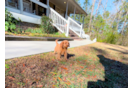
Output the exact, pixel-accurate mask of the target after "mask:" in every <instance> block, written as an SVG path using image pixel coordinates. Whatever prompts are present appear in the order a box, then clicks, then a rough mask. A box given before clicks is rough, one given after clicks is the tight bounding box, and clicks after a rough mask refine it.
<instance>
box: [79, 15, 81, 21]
mask: <svg viewBox="0 0 134 88" xmlns="http://www.w3.org/2000/svg"><path fill="white" fill-rule="evenodd" d="M80 18H81V16H80V14H79V22H80Z"/></svg>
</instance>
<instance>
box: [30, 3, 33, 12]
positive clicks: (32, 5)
mask: <svg viewBox="0 0 134 88" xmlns="http://www.w3.org/2000/svg"><path fill="white" fill-rule="evenodd" d="M30 4H31V13H33V3H32V2H30Z"/></svg>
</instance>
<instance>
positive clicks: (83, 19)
mask: <svg viewBox="0 0 134 88" xmlns="http://www.w3.org/2000/svg"><path fill="white" fill-rule="evenodd" d="M84 19H85V16H83V27H84ZM83 27H82V28H83Z"/></svg>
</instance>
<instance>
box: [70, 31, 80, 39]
mask: <svg viewBox="0 0 134 88" xmlns="http://www.w3.org/2000/svg"><path fill="white" fill-rule="evenodd" d="M69 36H70V37H79V36H78V35H77V34H75V33H74V32H73V31H72V30H69Z"/></svg>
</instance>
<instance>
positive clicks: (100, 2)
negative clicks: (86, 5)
mask: <svg viewBox="0 0 134 88" xmlns="http://www.w3.org/2000/svg"><path fill="white" fill-rule="evenodd" d="M101 1H102V0H99V3H98V7H97V9H96V13H95V15H94V20H95V17H96V15H97V12H98V10H99V7H100V4H101Z"/></svg>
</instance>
